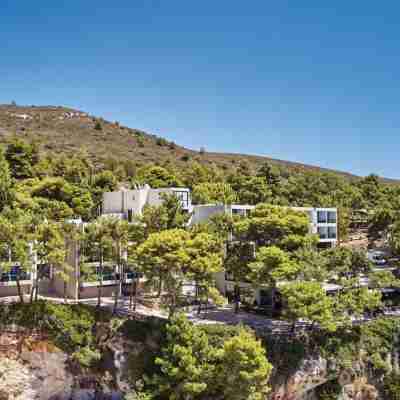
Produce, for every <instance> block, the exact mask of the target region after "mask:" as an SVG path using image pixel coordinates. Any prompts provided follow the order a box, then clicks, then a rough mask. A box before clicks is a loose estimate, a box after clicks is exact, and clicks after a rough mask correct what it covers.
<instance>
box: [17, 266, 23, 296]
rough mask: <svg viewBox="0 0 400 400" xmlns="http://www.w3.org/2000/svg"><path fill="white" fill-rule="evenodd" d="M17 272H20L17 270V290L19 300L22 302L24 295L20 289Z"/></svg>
mask: <svg viewBox="0 0 400 400" xmlns="http://www.w3.org/2000/svg"><path fill="white" fill-rule="evenodd" d="M19 273H20V271H18V272H17V291H18V296H19V300H20V302H21V303H24V295H23V293H22V291H21V282H20V276H19Z"/></svg>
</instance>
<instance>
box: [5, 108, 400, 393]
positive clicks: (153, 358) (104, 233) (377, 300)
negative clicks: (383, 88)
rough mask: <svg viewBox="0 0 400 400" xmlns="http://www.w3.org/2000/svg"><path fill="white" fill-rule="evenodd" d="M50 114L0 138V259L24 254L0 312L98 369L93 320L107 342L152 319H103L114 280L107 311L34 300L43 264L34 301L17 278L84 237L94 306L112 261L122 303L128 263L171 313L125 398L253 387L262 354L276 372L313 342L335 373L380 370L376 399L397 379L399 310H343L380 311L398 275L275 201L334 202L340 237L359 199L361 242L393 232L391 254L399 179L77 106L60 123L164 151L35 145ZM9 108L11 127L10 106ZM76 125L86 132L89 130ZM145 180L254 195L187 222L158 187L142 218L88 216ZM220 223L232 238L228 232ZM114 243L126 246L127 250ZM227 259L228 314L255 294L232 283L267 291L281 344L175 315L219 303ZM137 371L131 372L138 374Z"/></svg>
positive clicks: (398, 229)
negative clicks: (393, 313)
mask: <svg viewBox="0 0 400 400" xmlns="http://www.w3.org/2000/svg"><path fill="white" fill-rule="evenodd" d="M58 111H59V110H58ZM63 112H64V111H63ZM65 112H67V111H65ZM68 112H69V111H68ZM0 114H1V113H0ZM39 114H40V112H39ZM7 115H8V114H7ZM0 116H1V115H0ZM8 117H9V115H8ZM8 117H7V118H8ZM52 118H53V117H51V118H50V119H49V118H48V116H46V115H44V117H43V119H38V120H37V119H35V118H33V120H32V121H31V122H30V123H29V124H28V123H27V124H25V125H26V126H25V125H24V124H22V125H21V126H20V128H21V127H24V130H20V131H18V136H16V135H6V137H5V140H4V142H5V144H4V148H3V149H2V150H1V151H0V256H1V261H2V264H1V269H2V272H3V273H4V272H7V271H8V272H11V270H12V263H10V254H12V258H13V261H17V262H18V263H19V265H20V267H19V268H18V269H17V270H13V273H14V274H16V281H17V286H18V292H19V297H20V301H21V304H15V305H12V306H10V307H8V308H2V309H1V310H0V311H1V322H2V323H3V324H6V325H9V324H17V325H20V326H24V327H27V328H29V329H33V328H34V329H42V330H45V331H46V332H48V333H49V334H51V337H52V338H53V341H54V343H55V344H56V345H57V346H59V347H60V348H62V349H63V350H65V351H66V352H68V353H70V354H71V357H72V359H73V360H74V362H76V363H77V364H79V365H80V366H82V367H84V368H95V367H98V366H99V363H100V362H101V357H102V354H101V350H102V349H103V347H102V346H104V343H102V342H101V340H100V341H99V337H98V335H97V334H96V332H97V329H98V328H99V327H100V326H102V325H104V324H106V325H107V330H106V331H107V334H106V339H107V340H111V339H112V338H113V337H114V335H115V334H117V333H120V332H123V333H124V334H125V335H128V337H131V338H133V339H135V340H138V339H140V338H142V339H143V331H144V330H146V323H147V322H146V323H143V324H142V325H141V323H139V322H138V321H129V322H123V326H122V327H121V326H120V325H121V320H119V319H118V318H113V316H115V312H116V310H117V307H118V301H119V299H118V294H117V293H115V304H114V310H113V311H114V312H113V313H110V314H108V313H102V312H100V308H97V309H90V308H87V307H83V306H71V307H70V306H66V305H59V306H56V305H51V304H48V303H44V302H41V301H40V300H38V299H39V295H40V293H39V287H40V281H41V279H44V277H45V273H44V272H45V271H43V274H42V271H39V273H38V274H37V275H36V276H35V280H34V282H33V285H32V287H31V290H30V293H29V295H30V296H29V301H28V302H27V299H26V297H24V296H23V293H22V292H21V288H20V286H19V281H20V280H21V279H22V278H23V276H24V275H25V274H27V273H29V272H30V271H32V270H33V269H34V267H35V265H34V261H33V260H32V250H34V251H35V252H36V254H37V255H38V257H39V258H40V260H41V261H42V263H43V264H44V265H47V266H51V267H52V268H53V272H54V273H55V274H57V275H59V276H61V277H62V279H63V280H64V281H65V282H67V281H68V276H69V268H70V266H69V265H68V263H67V262H66V256H67V249H68V243H70V242H71V241H79V242H80V243H81V244H82V249H83V250H82V252H81V254H80V260H79V261H80V266H81V271H82V275H85V278H86V279H87V280H92V279H93V280H96V281H99V285H98V306H101V297H102V283H103V277H104V276H105V275H106V274H107V273H109V272H110V271H108V270H107V268H108V266H107V265H108V264H109V263H112V264H113V265H116V266H118V270H119V271H130V272H135V279H132V288H131V304H130V305H131V308H132V309H134V308H135V305H136V303H137V301H138V296H139V294H138V290H137V288H138V284H139V281H138V279H139V276H141V275H144V276H145V278H146V290H147V291H148V293H149V294H150V295H151V296H152V297H153V298H154V299H157V301H158V303H159V305H160V307H163V308H165V309H166V310H167V311H168V317H169V321H168V324H164V323H159V325H157V326H156V327H154V326H153V327H152V328H151V327H150V328H151V329H153V328H154V329H155V330H157V332H158V337H157V349H156V350H154V349H153V350H151V351H149V353H148V354H147V356H146V357H144V359H143V360H144V362H143V368H139V367H138V365H140V363H139V364H136V368H137V371H136V372H135V373H132V375H135V377H134V378H135V379H134V381H135V385H136V386H135V391H134V392H133V393H131V394H130V398H133V399H142V400H145V399H146V400H147V399H152V398H154V399H156V400H158V399H160V400H163V399H237V400H241V399H243V400H244V399H248V400H257V399H261V398H263V397H262V396H263V395H264V394H265V393H266V392H267V391H268V389H269V388H268V384H267V382H268V378H269V377H270V375H271V373H274V372H272V369H271V364H270V363H269V361H268V360H267V358H266V356H268V358H269V360H270V361H271V362H272V364H273V365H274V367H275V370H273V371H276V370H279V371H280V372H281V373H282V371H283V370H284V369H285V368H287V367H288V366H289V367H291V368H295V367H296V365H297V362H298V361H299V360H300V359H302V358H303V357H305V355H306V354H312V353H313V352H314V353H316V352H318V353H319V354H322V355H323V356H325V357H326V358H328V359H331V358H335V360H336V366H337V369H338V370H340V369H349V368H353V367H354V364H357V363H358V364H357V366H358V368H359V370H357V373H358V374H363V373H366V374H368V373H370V374H373V375H375V376H380V377H381V378H382V382H383V386H382V387H383V389H382V390H384V391H385V396H386V397H385V399H386V398H387V399H390V400H391V399H396V397H395V396H396V391H397V388H398V385H399V383H398V382H399V378H398V375H397V373H396V370H393V371H391V370H390V363H388V361H387V355H388V354H391V353H393V352H395V351H396V349H397V347H398V343H397V341H398V339H397V338H398V336H399V334H400V327H399V323H398V322H397V321H396V320H394V319H380V320H376V321H374V322H371V323H368V324H364V325H361V326H353V322H352V321H353V320H354V319H355V318H358V319H360V318H362V317H364V316H365V315H366V314H367V313H372V312H376V311H377V310H379V309H380V308H381V307H382V306H383V300H382V295H381V292H380V289H381V288H388V287H390V288H398V287H399V282H398V280H397V279H396V277H395V275H394V274H392V272H390V271H381V272H375V271H374V270H373V269H372V266H371V263H370V262H369V261H368V260H367V258H366V256H365V252H363V251H359V250H352V249H349V248H341V247H338V248H335V249H330V250H325V251H319V250H318V249H317V239H316V237H315V236H313V235H310V234H309V221H308V218H307V217H306V215H305V214H304V213H302V212H301V211H295V210H292V209H290V208H287V207H282V206H332V207H338V209H339V229H340V232H339V235H340V239H341V240H343V239H345V238H346V235H347V234H348V232H349V229H350V227H351V226H352V223H353V221H354V215H355V214H356V212H357V211H359V210H362V213H363V215H366V216H367V223H368V227H369V228H368V235H369V239H370V241H371V243H373V242H374V241H377V240H380V239H382V238H385V237H388V239H389V240H388V244H389V245H390V247H391V250H392V252H393V254H395V255H396V254H400V225H399V222H398V221H399V218H398V217H399V212H400V201H399V199H400V196H399V195H400V186H399V185H398V184H397V183H393V182H391V183H389V182H385V181H383V180H381V179H379V178H378V177H377V176H375V175H370V176H368V177H365V178H360V179H358V178H357V179H356V178H354V177H348V176H345V175H340V174H337V173H334V172H329V171H322V170H318V169H307V168H302V167H300V166H298V165H297V166H296V165H289V164H284V163H276V162H265V160H262V159H260V158H257V160H256V162H255V161H254V160H253V159H251V158H246V157H239V156H231V157H229V158H224V157H222V159H218V158H217V157H211V155H208V154H207V152H206V151H205V150H204V149H202V151H201V152H199V153H196V152H188V151H186V150H184V149H182V148H179V147H177V146H176V145H175V144H173V143H169V142H167V141H165V140H164V139H162V138H154V137H151V136H148V135H145V134H143V133H141V132H139V131H132V130H128V129H127V128H123V127H121V126H119V124H117V123H114V124H110V123H107V122H106V121H103V120H98V119H93V118H91V117H88V116H85V117H82V118H84V120H78V121H73V122H71V124H72V123H73V124H75V125H70V127H75V128H76V129H78V128H77V125H76V124H77V123H78V124H79V123H85V124H90V129H91V130H93V131H94V132H95V134H96V135H98V136H99V138H100V139H104V140H105V141H106V142H107V141H108V140H109V139H110V137H111V138H112V137H113V135H114V134H115V135H116V134H117V132H118V135H121V137H125V136H126V135H129V136H130V139H131V140H132V141H133V142H132V143H134V145H135V146H137V148H138V149H147V150H148V149H150V148H152V146H157V149H159V150H160V152H159V153H156V156H157V154H158V155H160V154H163V156H162V157H161V156H160V157H159V158H158V159H150V158H147V156H144V155H143V154H142V157H138V159H132V157H130V156H129V155H128V154H125V156H126V157H123V158H121V159H120V160H117V159H115V158H114V159H113V158H112V157H107V156H106V155H105V154H103V155H102V157H93V154H91V153H90V152H88V151H86V150H84V149H83V148H81V149H80V150H79V152H75V153H74V152H73V151H67V147H68V146H66V152H65V153H64V152H59V153H56V154H50V153H49V152H47V153H46V152H45V151H43V148H44V147H45V145H44V142H45V140H49V141H50V138H49V137H47V139H46V138H44V137H41V138H40V135H39V137H35V136H34V135H31V133H32V129H34V128H35V127H36V128H38V129H39V128H40V126H42V128H43V127H45V128H46V132H48V130H49V129H51V128H52V127H53V126H54V124H53V122H54V118H53V119H52ZM68 118H69V117H68ZM5 121H6V122H7V121H8V122H7V123H9V124H10V126H9V128H10V129H11V128H13V126H12V123H11V122H10V121H11V119H6V120H5ZM51 121H53V122H51ZM60 124H61V125H60V126H61V128H60V127H59V128H60V130H59V131H57V134H58V135H59V133H60V132H67V131H66V129H67V128H68V126H69V125H68V124H67V123H66V122H65V121H64V122H60ZM42 128H40V129H41V132H43V129H42ZM82 129H83V131H82V132H86V131H85V129H86V128H85V127H84V128H82ZM11 130H12V129H11ZM22 132H23V133H22ZM82 132H81V133H82ZM110 132H112V133H113V135H111V133H110ZM13 133H15V132H13ZM32 138H34V139H40V140H30V139H32ZM114 138H115V136H114ZM106 139H107V140H106ZM81 144H85V143H81ZM52 145H54V143H53V144H52ZM103 150H104V148H103ZM136 151H137V149H136ZM143 151H144V150H143ZM110 152H112V148H111V147H110ZM116 154H118V152H117V153H116ZM135 154H136V153H135ZM167 154H169V156H166V155H167ZM207 157H208V158H207ZM261 161H263V162H261ZM182 165H184V168H182ZM141 184H149V185H150V186H151V187H153V188H160V187H174V186H186V187H189V188H190V189H191V190H192V193H193V202H194V203H197V204H200V203H225V204H232V203H244V204H252V205H256V208H255V209H254V210H253V211H252V212H251V213H250V214H249V215H248V216H247V217H233V218H230V217H228V216H226V215H219V216H215V217H214V218H212V219H210V220H209V221H207V222H206V223H204V224H200V225H196V226H192V227H188V226H187V221H188V218H189V216H188V215H187V214H185V213H184V212H183V210H182V209H181V205H180V202H179V201H178V200H177V199H176V198H175V197H174V196H166V197H165V198H164V202H163V204H162V205H161V206H159V207H146V208H145V209H144V211H143V215H142V216H140V218H138V219H137V222H138V223H137V224H128V223H127V222H126V221H119V220H116V219H113V218H101V217H98V211H99V204H100V201H101V197H102V194H103V193H104V192H105V191H112V190H116V189H118V188H119V187H121V186H123V187H129V188H133V187H136V186H137V185H141ZM74 217H80V218H82V219H83V220H84V221H86V222H89V224H88V225H87V226H86V229H85V230H84V231H82V230H79V229H76V226H75V225H72V224H69V223H67V221H68V220H69V219H71V218H74ZM228 233H232V234H233V236H234V237H235V241H233V242H230V241H228V240H227V238H228ZM385 235H386V236H385ZM32 246H33V247H32ZM225 249H226V250H227V251H226V252H225V251H224V250H225ZM121 254H126V255H127V260H126V259H122V257H121ZM92 261H97V262H98V264H99V267H98V268H97V269H96V270H93V268H91V267H90V265H91V262H92ZM223 269H225V270H226V271H227V272H228V273H229V274H230V275H231V276H232V277H233V281H234V284H235V293H234V294H233V298H231V300H232V301H233V302H234V303H235V310H236V311H239V308H240V306H242V307H249V308H250V309H254V308H257V306H258V304H255V302H254V297H252V296H249V294H248V293H244V292H243V291H241V289H240V285H239V283H240V282H242V281H247V282H249V283H250V284H251V286H252V287H255V286H263V287H264V288H268V290H269V295H270V302H269V306H270V307H269V309H268V310H267V311H268V313H270V314H272V315H274V316H279V318H281V319H284V320H286V321H288V322H289V323H290V324H291V327H292V335H291V336H288V337H286V336H285V337H284V338H283V339H282V340H281V341H278V342H274V341H273V338H271V337H270V336H268V335H267V336H266V337H265V338H263V345H264V347H263V346H262V345H261V342H260V341H259V340H258V339H257V338H256V337H255V335H254V333H253V332H252V331H250V330H248V329H245V328H243V327H240V328H228V327H215V326H211V327H199V326H196V325H193V324H191V323H189V322H188V321H187V320H186V319H185V318H184V317H183V316H182V315H181V314H180V311H182V310H183V309H184V307H185V306H187V305H189V304H190V305H193V304H197V305H198V306H199V307H198V312H199V313H200V312H201V307H202V305H203V304H209V302H210V300H212V302H214V303H217V304H219V303H222V302H224V301H226V299H223V298H222V296H221V295H220V294H219V293H218V292H217V291H216V289H215V283H214V274H215V273H216V272H220V271H223ZM111 272H112V271H111ZM122 276H123V274H120V278H119V279H120V280H122V278H121V277H122ZM360 276H363V277H368V278H369V287H366V286H362V285H360V284H359V282H360V280H359V278H360ZM188 281H190V282H194V284H195V294H194V298H188V296H183V295H182V287H183V285H184V283H185V282H188ZM120 283H122V281H121V282H120ZM324 283H330V284H335V285H337V287H338V288H339V290H337V291H336V292H335V293H334V294H332V295H329V294H328V293H327V292H326V290H325V289H324ZM24 302H25V303H26V304H22V303H24ZM263 311H264V312H265V311H266V310H265V309H264V310H263ZM276 311H280V314H279V313H277V312H276ZM26 316H28V317H26ZM299 320H303V321H304V320H305V321H307V323H308V324H309V326H310V327H311V328H312V330H311V333H309V334H304V336H303V337H301V336H300V335H303V333H302V332H298V331H297V326H298V324H297V322H298V321H299ZM265 349H267V352H266V350H265ZM136 361H137V360H136ZM139 378H140V381H141V382H140V384H139V383H137V382H136V381H137V380H138V379H139ZM136 383H137V384H136ZM336 389H337V382H335V381H333V382H331V384H330V385H328V386H327V387H326V388H325V389H321V393H320V395H321V398H325V399H327V398H329V397H328V396H330V395H331V394H332V393H334V392H335V390H336ZM323 396H325V397H323Z"/></svg>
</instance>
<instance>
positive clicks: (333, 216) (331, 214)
mask: <svg viewBox="0 0 400 400" xmlns="http://www.w3.org/2000/svg"><path fill="white" fill-rule="evenodd" d="M328 223H330V224H336V211H328Z"/></svg>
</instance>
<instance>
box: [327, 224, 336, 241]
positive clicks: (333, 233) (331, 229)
mask: <svg viewBox="0 0 400 400" xmlns="http://www.w3.org/2000/svg"><path fill="white" fill-rule="evenodd" d="M328 238H329V239H336V227H335V226H329V227H328Z"/></svg>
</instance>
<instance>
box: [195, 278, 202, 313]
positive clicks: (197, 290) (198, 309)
mask: <svg viewBox="0 0 400 400" xmlns="http://www.w3.org/2000/svg"><path fill="white" fill-rule="evenodd" d="M199 291H200V287H199V284H198V283H197V282H196V301H198V302H199V307H198V308H197V314H198V315H200V313H201V297H200V296H199Z"/></svg>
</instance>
